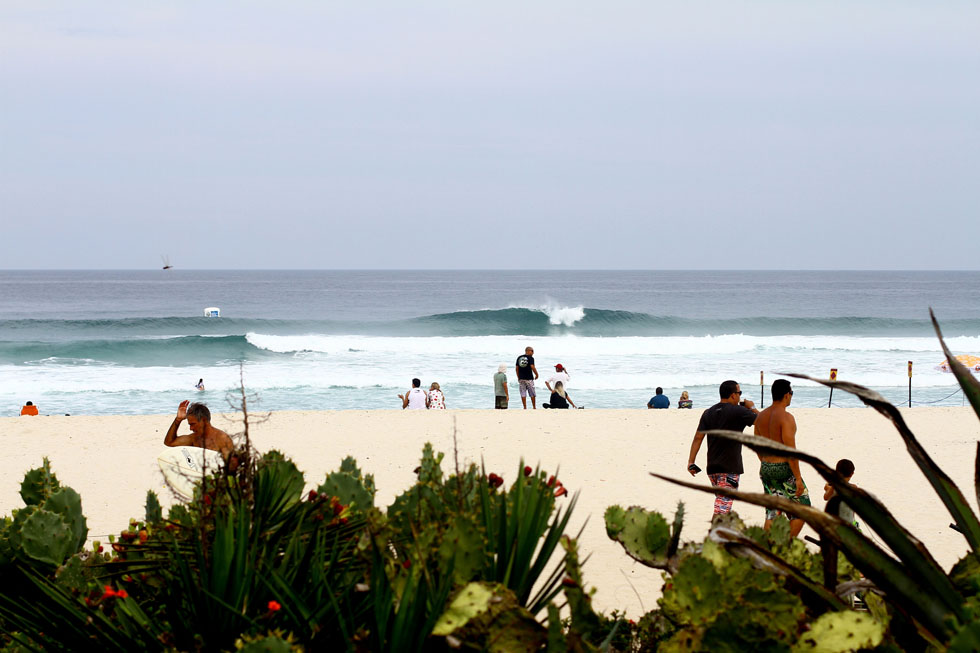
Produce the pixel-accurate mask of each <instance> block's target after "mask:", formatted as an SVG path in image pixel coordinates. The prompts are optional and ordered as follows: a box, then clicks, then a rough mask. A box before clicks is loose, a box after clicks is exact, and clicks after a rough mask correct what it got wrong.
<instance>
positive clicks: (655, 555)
mask: <svg viewBox="0 0 980 653" xmlns="http://www.w3.org/2000/svg"><path fill="white" fill-rule="evenodd" d="M678 513H680V514H681V519H683V506H682V505H679V506H678ZM605 519H606V533H607V534H608V535H609V537H610V538H612V539H614V540H616V541H617V542H619V543H620V544H621V545H622V546H623V548H624V549H626V553H627V554H628V555H629V556H630V557H631V558H633V559H634V560H637V561H638V562H642V563H643V564H645V565H647V566H648V567H655V568H658V569H666V568H667V567H668V565H669V563H670V558H671V556H672V555H673V554H674V553H675V552H676V549H677V543H678V541H679V540H680V522H679V520H678V519H677V518H676V517H675V519H674V534H673V535H671V529H670V527H669V526H668V525H667V520H666V519H664V517H663V515H661V514H660V513H658V512H652V511H648V510H645V509H643V508H640V507H639V506H632V507H630V508H629V509H627V510H624V509H623V508H621V507H620V506H610V507H609V508H607V509H606V514H605ZM672 549H673V550H672Z"/></svg>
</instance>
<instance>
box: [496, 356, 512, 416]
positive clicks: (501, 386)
mask: <svg viewBox="0 0 980 653" xmlns="http://www.w3.org/2000/svg"><path fill="white" fill-rule="evenodd" d="M508 403H510V390H508V389H507V365H506V364H504V363H501V364H500V366H499V367H498V368H497V373H496V374H494V375H493V407H494V408H498V409H500V410H506V409H507V404H508Z"/></svg>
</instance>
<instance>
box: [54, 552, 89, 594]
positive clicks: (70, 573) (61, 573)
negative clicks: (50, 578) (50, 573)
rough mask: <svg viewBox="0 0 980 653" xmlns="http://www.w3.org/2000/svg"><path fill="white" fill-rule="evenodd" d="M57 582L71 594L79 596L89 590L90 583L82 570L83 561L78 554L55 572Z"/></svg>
mask: <svg viewBox="0 0 980 653" xmlns="http://www.w3.org/2000/svg"><path fill="white" fill-rule="evenodd" d="M54 578H55V581H56V582H57V583H58V585H60V586H61V587H62V588H64V589H66V590H68V591H69V592H72V593H75V594H79V593H81V592H84V591H85V590H86V589H87V588H88V581H87V580H86V578H85V573H84V571H83V569H82V559H81V557H79V556H78V554H75V555H73V556H72V557H70V558H68V560H67V561H66V562H65V564H63V565H61V566H60V567H58V571H57V572H55V576H54Z"/></svg>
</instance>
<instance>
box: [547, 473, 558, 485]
mask: <svg viewBox="0 0 980 653" xmlns="http://www.w3.org/2000/svg"><path fill="white" fill-rule="evenodd" d="M557 480H558V479H556V478H555V477H554V476H549V477H548V487H555V482H556V481H557Z"/></svg>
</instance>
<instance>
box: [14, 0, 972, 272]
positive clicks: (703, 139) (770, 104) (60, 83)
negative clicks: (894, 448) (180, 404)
mask: <svg viewBox="0 0 980 653" xmlns="http://www.w3.org/2000/svg"><path fill="white" fill-rule="evenodd" d="M978 25H980V3H977V2H955V1H949V2H929V3H926V2H904V1H881V2H872V1H863V2H862V1H856V0H848V1H847V2H835V1H830V0H828V1H823V2H785V1H771V2H762V1H755V2H754V1H742V2H739V1H735V0H723V1H717V2H714V1H697V0H695V1H692V2H657V1H654V0H636V1H630V2H623V1H617V0H609V1H605V2H577V1H567V0H566V1H561V2H559V1H557V0H540V1H537V2H531V3H528V2H512V1H509V0H501V1H497V2H492V3H490V2H486V3H472V2H458V1H448V0H447V1H444V2H435V1H427V0H419V1H413V2H397V3H396V2H382V1H379V2H356V3H355V2H333V1H326V0H318V1H310V2H299V1H295V0H294V1H289V0H287V1H285V2H283V1H279V2H275V3H273V2H256V1H242V2H233V3H232V2H215V1H211V0H198V1H193V2H190V1H173V2H167V3H150V2H131V1H123V0H119V1H117V2H107V1H104V0H87V1H86V2H84V3H80V2H74V1H51V2H43V3H39V2H36V1H35V0H5V1H4V4H3V10H2V11H0V225H2V230H3V235H4V237H3V238H2V239H0V268H3V269H98V268H104V269H151V268H154V267H159V266H160V264H161V263H160V260H161V256H162V255H166V256H168V257H169V260H170V262H171V264H173V265H174V266H175V267H179V268H183V269H210V268H220V269H229V268H234V269H348V268H374V269H411V268H425V269H432V268H446V269H498V268H501V269H542V268H543V269H969V270H976V269H980V264H978V263H977V257H976V251H977V250H976V244H977V243H978V242H980V219H978V218H980V192H978V187H980V186H978V180H980V174H978V173H980V39H978V38H977V26H978Z"/></svg>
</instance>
